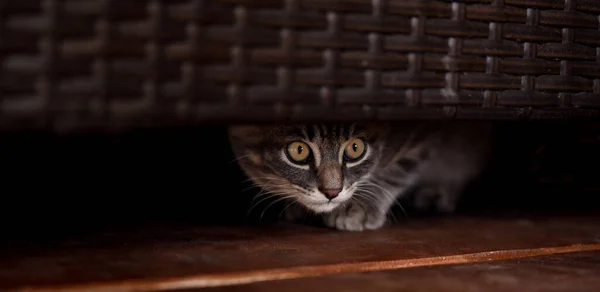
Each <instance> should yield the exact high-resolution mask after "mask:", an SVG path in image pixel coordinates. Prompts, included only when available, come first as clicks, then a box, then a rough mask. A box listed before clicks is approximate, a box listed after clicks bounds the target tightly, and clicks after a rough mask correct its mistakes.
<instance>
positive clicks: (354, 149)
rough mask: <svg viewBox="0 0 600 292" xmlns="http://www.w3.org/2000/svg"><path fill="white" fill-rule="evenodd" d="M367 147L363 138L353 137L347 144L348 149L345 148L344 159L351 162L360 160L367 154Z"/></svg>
mask: <svg viewBox="0 0 600 292" xmlns="http://www.w3.org/2000/svg"><path fill="white" fill-rule="evenodd" d="M366 149H367V148H366V145H365V142H364V141H363V140H361V139H358V138H355V139H352V140H350V141H348V143H347V144H346V149H344V159H346V161H349V162H354V161H358V160H359V159H361V158H362V157H363V155H365V152H366V151H365V150H366Z"/></svg>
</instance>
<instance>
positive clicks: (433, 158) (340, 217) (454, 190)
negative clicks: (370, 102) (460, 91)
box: [230, 122, 491, 231]
mask: <svg viewBox="0 0 600 292" xmlns="http://www.w3.org/2000/svg"><path fill="white" fill-rule="evenodd" d="M489 130H490V128H489V126H488V125H484V124H472V125H469V124H466V123H458V122H456V123H420V124H387V123H386V124H367V125H361V124H315V125H272V126H271V125H237V126H232V127H231V128H230V141H231V145H232V147H233V151H234V153H235V155H236V156H237V158H238V162H239V164H240V166H241V167H242V169H243V170H244V171H245V172H246V174H247V175H248V176H249V177H250V179H251V180H252V181H253V182H254V183H255V184H256V185H258V186H260V187H261V188H263V190H265V192H267V193H270V194H274V195H277V196H280V198H281V199H286V200H290V201H291V202H295V203H297V204H295V205H296V206H299V207H301V208H302V209H304V210H306V211H310V212H314V213H317V214H321V215H322V216H323V219H324V223H325V224H326V225H328V226H330V227H333V228H336V229H340V230H348V231H361V230H372V229H378V228H380V227H382V226H383V225H384V224H385V222H386V218H387V213H388V211H389V209H390V208H391V206H392V205H393V204H394V203H395V201H396V199H397V198H399V197H400V196H402V195H405V194H406V193H407V192H408V191H409V190H414V189H415V188H416V187H417V188H418V189H419V190H420V191H419V193H420V194H422V195H420V196H417V203H418V204H419V206H421V207H427V205H429V204H434V205H435V206H436V207H437V208H438V209H439V210H441V211H452V210H453V209H454V207H455V205H456V201H457V200H458V198H459V195H460V194H461V192H462V190H463V188H464V187H465V185H466V184H467V183H468V182H469V181H470V180H471V179H472V178H474V177H475V176H476V175H477V174H478V173H479V172H480V171H481V170H482V167H483V166H485V162H486V158H487V157H488V154H489V150H490V146H491V145H490V143H489V142H490V139H489V137H490V135H489V134H490V132H489ZM354 138H358V139H361V140H362V141H364V142H365V145H366V148H365V149H366V150H365V151H366V153H365V154H364V155H363V157H362V159H361V160H359V161H356V162H352V163H350V162H348V161H347V160H345V159H344V156H343V155H342V154H343V149H344V148H345V147H346V146H347V145H348V144H347V143H348V141H349V140H350V139H354ZM295 141H301V142H304V143H306V145H308V146H309V147H310V151H311V155H312V156H311V159H310V160H308V161H307V162H306V163H305V164H303V165H297V164H296V163H294V162H293V161H290V159H289V157H287V156H286V155H285V149H286V147H287V145H288V144H289V143H291V142H295ZM353 141H355V140H353ZM338 187H339V188H341V192H340V193H339V195H337V196H336V197H334V198H333V199H332V198H331V197H326V196H325V195H324V192H323V189H330V188H338ZM292 210H294V212H297V211H298V209H297V208H296V209H292Z"/></svg>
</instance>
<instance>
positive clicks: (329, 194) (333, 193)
mask: <svg viewBox="0 0 600 292" xmlns="http://www.w3.org/2000/svg"><path fill="white" fill-rule="evenodd" d="M341 191H342V189H322V190H321V192H322V193H323V195H325V198H327V199H329V200H330V201H331V200H333V199H334V198H335V197H337V196H338V195H339V194H340V192H341Z"/></svg>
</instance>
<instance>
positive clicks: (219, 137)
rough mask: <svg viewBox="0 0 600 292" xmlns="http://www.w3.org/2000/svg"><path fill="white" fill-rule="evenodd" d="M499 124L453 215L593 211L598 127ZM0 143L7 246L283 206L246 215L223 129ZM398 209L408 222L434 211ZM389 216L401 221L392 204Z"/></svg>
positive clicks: (242, 220)
mask: <svg viewBox="0 0 600 292" xmlns="http://www.w3.org/2000/svg"><path fill="white" fill-rule="evenodd" d="M497 129H498V137H497V143H496V152H495V154H494V157H493V160H492V163H491V165H490V167H489V168H488V171H487V172H486V174H485V175H484V177H483V178H482V179H481V180H480V181H479V182H477V183H476V184H474V185H473V186H472V187H471V188H470V189H469V190H468V192H467V194H466V196H465V197H464V200H463V201H462V203H461V206H460V209H459V212H461V213H467V214H473V215H481V214H483V215H491V214H493V215H495V216H503V215H507V214H512V213H514V212H518V213H520V214H523V213H553V212H561V213H582V212H593V211H597V210H598V209H599V208H598V207H597V206H598V204H596V200H595V199H596V196H595V195H597V194H598V193H599V192H598V191H599V190H600V188H599V186H600V183H598V182H597V178H596V177H597V174H596V166H597V165H600V155H599V154H598V151H597V150H596V149H597V147H598V145H600V128H599V127H594V125H591V124H577V123H565V122H561V123H551V122H544V123H541V122H540V123H534V122H529V123H508V122H506V123H498V125H497ZM0 139H1V143H0V164H1V165H2V167H3V169H4V171H3V175H2V183H3V192H2V198H3V203H2V205H1V209H0V213H1V214H2V215H1V216H2V218H1V219H2V221H1V222H2V226H0V227H1V228H2V229H3V237H4V239H3V240H2V242H3V243H5V244H10V242H13V241H14V242H18V241H20V240H28V241H30V240H55V239H60V238H65V237H69V236H73V235H81V234H85V233H93V232H97V231H102V230H109V229H113V228H132V229H138V228H145V227H144V226H152V224H176V225H181V224H183V225H240V224H257V223H268V222H272V221H274V220H276V219H277V217H278V216H279V215H280V210H281V207H282V206H281V205H274V206H272V207H270V208H269V209H268V210H267V212H265V214H264V216H261V215H262V211H263V210H264V208H265V207H266V206H267V205H268V204H269V203H270V201H267V202H265V203H264V204H261V205H259V206H257V207H256V208H255V209H254V210H255V211H254V212H252V213H251V214H250V216H247V211H248V209H249V207H250V206H251V205H252V198H253V194H256V192H257V191H258V190H256V189H249V190H248V189H247V188H248V187H249V186H250V185H249V184H248V183H243V181H245V180H246V177H245V176H244V174H243V173H242V172H241V171H240V169H239V168H238V166H237V164H236V163H235V162H234V157H233V156H232V153H231V151H230V148H229V144H228V141H227V136H226V131H225V128H224V127H219V126H215V127H205V128H178V129H153V130H139V131H133V132H127V133H120V134H86V135H70V136H59V135H51V134H41V133H20V134H4V135H3V136H1V137H0ZM541 145H545V147H544V148H540V146H541ZM540 149H542V151H540ZM536 153H537V154H536ZM540 181H541V182H540ZM403 205H404V206H405V207H406V209H407V213H408V214H407V218H408V220H413V219H416V218H419V217H420V216H432V215H435V214H423V213H418V212H416V211H415V210H411V209H410V208H408V205H407V204H403ZM395 216H396V217H397V218H398V219H399V221H402V220H404V219H405V218H404V215H403V214H402V212H401V211H400V210H396V211H395ZM399 223H400V224H401V222H399Z"/></svg>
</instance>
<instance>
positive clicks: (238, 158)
mask: <svg viewBox="0 0 600 292" xmlns="http://www.w3.org/2000/svg"><path fill="white" fill-rule="evenodd" d="M247 157H250V154H248V155H242V156H238V157H236V158H234V159H233V160H231V161H229V162H228V163H227V164H232V163H234V162H238V161H240V160H242V159H244V158H247Z"/></svg>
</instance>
